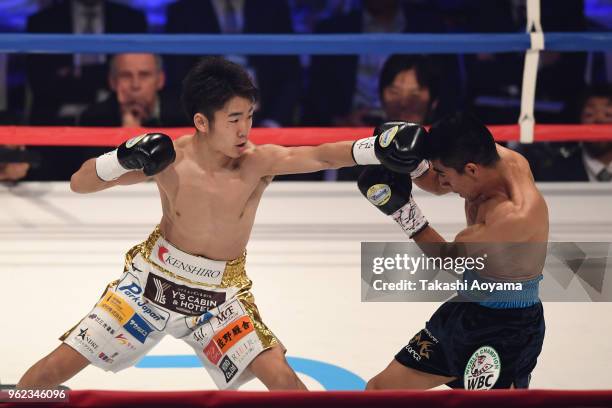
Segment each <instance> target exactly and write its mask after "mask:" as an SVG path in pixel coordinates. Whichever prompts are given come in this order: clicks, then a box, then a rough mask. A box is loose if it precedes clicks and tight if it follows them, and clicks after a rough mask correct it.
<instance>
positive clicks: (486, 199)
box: [458, 146, 548, 280]
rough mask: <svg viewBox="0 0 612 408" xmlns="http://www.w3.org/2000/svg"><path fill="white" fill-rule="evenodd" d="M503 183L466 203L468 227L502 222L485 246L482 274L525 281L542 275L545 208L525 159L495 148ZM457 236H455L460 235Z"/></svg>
mask: <svg viewBox="0 0 612 408" xmlns="http://www.w3.org/2000/svg"><path fill="white" fill-rule="evenodd" d="M497 152H498V154H499V156H500V159H501V160H500V162H499V163H498V164H497V166H498V170H499V173H500V174H501V177H502V183H501V184H500V186H499V188H497V189H495V190H493V191H492V192H491V194H486V195H481V196H479V197H477V198H476V199H475V200H468V199H466V200H465V216H466V221H467V225H468V228H469V227H471V226H475V228H478V227H479V226H482V225H490V224H495V223H496V222H498V221H503V225H504V228H498V229H497V231H496V234H495V236H493V237H490V238H493V239H492V240H491V242H488V243H486V246H487V250H486V252H487V254H488V262H487V268H486V270H485V271H483V275H486V276H490V277H494V278H501V279H504V280H526V279H532V278H534V277H536V276H538V275H539V274H540V273H541V272H542V268H543V265H544V259H545V255H546V242H547V241H548V209H547V206H546V202H545V201H544V198H543V197H542V194H541V193H540V192H539V191H538V189H537V188H536V185H535V183H534V180H533V176H532V174H531V170H530V168H529V164H528V162H527V160H525V158H524V157H523V156H521V155H520V154H518V153H516V152H514V151H512V150H510V149H507V148H504V147H502V146H497ZM462 233H464V232H463V231H462V232H461V233H459V235H458V237H459V238H460V237H461V236H462Z"/></svg>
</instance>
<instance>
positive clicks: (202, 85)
mask: <svg viewBox="0 0 612 408" xmlns="http://www.w3.org/2000/svg"><path fill="white" fill-rule="evenodd" d="M235 96H240V97H243V98H246V99H249V100H252V101H253V102H254V103H255V102H257V99H258V97H259V91H258V90H257V88H256V87H255V85H254V84H253V81H252V80H251V78H250V77H249V74H248V73H247V72H246V70H245V69H244V68H242V67H241V66H240V65H238V64H236V63H233V62H231V61H228V60H226V59H224V58H221V57H206V58H203V59H202V60H200V62H198V63H197V64H196V65H195V66H194V67H193V68H192V69H191V70H190V71H189V73H188V74H187V76H186V77H185V79H184V80H183V90H182V94H181V101H182V103H183V109H184V110H185V113H186V114H187V116H188V117H189V119H190V120H193V116H194V115H195V114H196V113H201V114H202V115H204V116H206V118H207V119H208V121H209V122H210V123H211V124H212V123H213V121H214V118H215V112H216V111H218V110H220V109H222V108H223V106H225V104H226V103H227V101H229V100H230V99H232V98H233V97H235Z"/></svg>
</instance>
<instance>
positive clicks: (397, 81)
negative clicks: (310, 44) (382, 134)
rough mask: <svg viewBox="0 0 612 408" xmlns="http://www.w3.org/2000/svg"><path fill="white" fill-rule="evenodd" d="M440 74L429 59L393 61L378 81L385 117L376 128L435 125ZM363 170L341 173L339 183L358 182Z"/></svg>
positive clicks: (412, 57) (396, 58) (409, 57)
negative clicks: (396, 124) (395, 124)
mask: <svg viewBox="0 0 612 408" xmlns="http://www.w3.org/2000/svg"><path fill="white" fill-rule="evenodd" d="M438 71H439V70H438V69H437V68H436V67H435V65H434V64H433V62H432V60H431V58H430V57H427V56H423V55H393V56H391V57H389V59H388V60H387V61H386V62H385V64H384V65H383V67H382V70H381V72H380V78H379V79H378V81H376V82H377V84H378V98H379V100H380V103H381V106H382V110H383V117H382V118H380V121H379V122H376V123H373V125H375V126H378V125H380V124H382V123H383V122H387V121H395V120H399V121H405V122H412V123H419V124H422V125H427V124H430V123H432V122H433V121H435V120H436V107H437V106H438V95H439V92H438V86H439V83H440V81H439V77H438V74H437V73H438ZM362 170H363V169H361V168H360V167H359V166H358V167H350V168H345V169H339V170H338V171H337V179H338V180H356V179H357V177H358V176H359V174H360V173H361V171H362ZM328 174H331V171H328ZM328 178H330V176H328Z"/></svg>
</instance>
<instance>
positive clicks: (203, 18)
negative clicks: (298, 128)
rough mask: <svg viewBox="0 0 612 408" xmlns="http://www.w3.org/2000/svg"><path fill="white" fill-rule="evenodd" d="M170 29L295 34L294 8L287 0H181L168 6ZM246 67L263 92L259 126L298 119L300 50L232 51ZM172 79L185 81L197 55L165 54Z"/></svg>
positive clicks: (186, 31)
mask: <svg viewBox="0 0 612 408" xmlns="http://www.w3.org/2000/svg"><path fill="white" fill-rule="evenodd" d="M167 16H168V20H167V23H166V32H167V33H202V34H236V33H244V34H290V33H293V27H292V23H291V14H290V10H289V6H288V4H287V1H286V0H266V1H245V0H179V1H177V2H176V3H173V4H171V5H169V6H168V10H167ZM227 57H228V58H229V59H230V60H232V61H234V62H237V63H239V64H240V65H242V66H243V67H245V68H247V70H248V71H249V72H250V74H251V75H252V76H253V77H254V79H255V81H256V83H257V85H258V88H259V89H260V92H261V101H260V103H261V106H260V107H259V111H258V112H257V114H256V115H255V124H256V125H258V126H290V125H292V124H293V123H294V117H295V113H296V110H297V104H298V99H299V95H300V90H301V67H300V62H299V59H298V57H297V56H293V55H291V56H274V57H270V56H262V55H253V56H246V57H245V56H238V55H232V56H227ZM164 60H165V61H167V63H168V64H167V65H168V71H167V72H168V74H169V75H168V76H169V78H168V79H169V81H170V83H171V84H173V85H174V84H175V83H177V82H178V81H181V80H182V79H183V77H184V76H185V74H186V73H187V71H188V70H189V68H191V66H193V64H194V63H195V61H196V60H197V58H196V57H170V56H168V57H164Z"/></svg>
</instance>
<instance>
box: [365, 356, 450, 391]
mask: <svg viewBox="0 0 612 408" xmlns="http://www.w3.org/2000/svg"><path fill="white" fill-rule="evenodd" d="M455 379H456V377H445V376H441V375H435V374H430V373H425V372H422V371H418V370H415V369H414V368H410V367H406V366H405V365H402V364H400V363H399V362H397V361H396V360H393V361H391V363H390V364H389V365H388V366H387V368H385V369H384V370H383V371H382V372H381V373H379V374H378V375H376V376H375V377H374V378H372V379H371V380H370V381H368V384H367V385H366V390H393V389H404V390H426V389H430V388H434V387H437V386H439V385H442V384H446V383H448V382H451V381H453V380H455Z"/></svg>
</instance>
